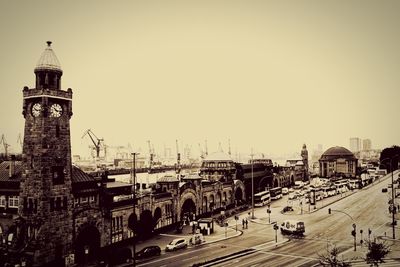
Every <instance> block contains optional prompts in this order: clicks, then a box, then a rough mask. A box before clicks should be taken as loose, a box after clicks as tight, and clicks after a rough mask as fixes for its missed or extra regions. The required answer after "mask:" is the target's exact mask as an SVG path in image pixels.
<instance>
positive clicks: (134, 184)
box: [131, 152, 139, 267]
mask: <svg viewBox="0 0 400 267" xmlns="http://www.w3.org/2000/svg"><path fill="white" fill-rule="evenodd" d="M131 155H132V157H133V159H132V172H131V173H132V178H131V181H132V183H133V214H134V216H135V215H136V155H139V153H135V152H134V153H131ZM136 221H137V219H136ZM136 221H135V223H134V225H133V227H132V228H133V229H132V230H133V266H134V267H135V266H136V240H135V238H136Z"/></svg>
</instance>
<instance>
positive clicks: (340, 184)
mask: <svg viewBox="0 0 400 267" xmlns="http://www.w3.org/2000/svg"><path fill="white" fill-rule="evenodd" d="M335 186H336V194H341V193H345V192H347V191H348V190H349V181H348V180H345V179H344V180H339V181H336V182H335Z"/></svg>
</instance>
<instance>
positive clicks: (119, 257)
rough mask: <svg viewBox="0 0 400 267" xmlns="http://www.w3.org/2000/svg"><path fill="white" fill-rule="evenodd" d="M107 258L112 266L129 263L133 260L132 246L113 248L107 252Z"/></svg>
mask: <svg viewBox="0 0 400 267" xmlns="http://www.w3.org/2000/svg"><path fill="white" fill-rule="evenodd" d="M104 256H106V259H107V261H108V264H109V265H110V266H114V265H120V264H125V263H129V262H131V260H132V251H131V249H130V248H114V249H111V250H110V251H109V252H108V254H107V253H106V255H104Z"/></svg>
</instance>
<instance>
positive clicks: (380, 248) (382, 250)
mask: <svg viewBox="0 0 400 267" xmlns="http://www.w3.org/2000/svg"><path fill="white" fill-rule="evenodd" d="M365 242H366V243H367V245H368V252H367V254H366V258H365V261H366V262H367V263H368V264H370V266H378V265H379V263H383V262H385V261H384V260H383V259H384V258H385V256H386V255H387V254H388V253H389V252H390V246H389V245H387V244H386V243H385V242H381V243H380V242H377V241H369V240H365Z"/></svg>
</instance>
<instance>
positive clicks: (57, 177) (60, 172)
mask: <svg viewBox="0 0 400 267" xmlns="http://www.w3.org/2000/svg"><path fill="white" fill-rule="evenodd" d="M51 172H52V174H53V184H55V185H56V184H63V183H64V167H63V166H53V167H52V168H51Z"/></svg>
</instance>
